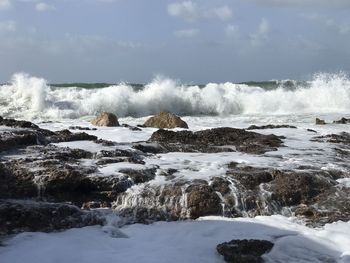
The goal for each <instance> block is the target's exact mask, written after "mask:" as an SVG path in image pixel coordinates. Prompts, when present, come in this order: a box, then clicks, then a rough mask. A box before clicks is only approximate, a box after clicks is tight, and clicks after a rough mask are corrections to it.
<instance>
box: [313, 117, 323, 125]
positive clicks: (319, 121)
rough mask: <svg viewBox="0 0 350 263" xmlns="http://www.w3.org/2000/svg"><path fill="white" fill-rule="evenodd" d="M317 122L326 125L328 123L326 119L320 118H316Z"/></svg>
mask: <svg viewBox="0 0 350 263" xmlns="http://www.w3.org/2000/svg"><path fill="white" fill-rule="evenodd" d="M315 122H316V125H325V124H326V122H325V121H324V120H321V119H319V118H316V120H315Z"/></svg>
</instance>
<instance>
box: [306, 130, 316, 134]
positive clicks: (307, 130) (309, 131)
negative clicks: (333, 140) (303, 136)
mask: <svg viewBox="0 0 350 263" xmlns="http://www.w3.org/2000/svg"><path fill="white" fill-rule="evenodd" d="M307 131H308V132H313V133H317V131H315V130H313V129H307Z"/></svg>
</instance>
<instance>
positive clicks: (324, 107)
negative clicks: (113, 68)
mask: <svg viewBox="0 0 350 263" xmlns="http://www.w3.org/2000/svg"><path fill="white" fill-rule="evenodd" d="M290 82H292V83H294V85H288V86H287V87H285V85H283V83H284V82H283V81H282V82H280V83H279V82H276V85H275V87H273V88H264V87H259V86H254V85H247V84H235V83H229V82H227V83H209V84H207V85H184V84H181V83H179V82H177V81H175V80H172V79H168V78H160V77H158V78H156V79H154V80H153V81H152V82H150V83H149V84H146V85H143V86H142V87H141V88H135V87H133V86H132V85H128V84H123V83H121V84H118V85H111V86H108V87H104V88H94V87H93V86H92V87H91V88H81V87H74V86H72V87H66V86H65V87H59V86H58V87H57V86H56V85H55V86H50V85H49V84H48V82H47V81H46V80H45V79H43V78H38V77H33V76H30V75H28V74H25V73H17V74H14V75H13V77H12V79H11V81H10V82H9V84H5V85H2V86H0V105H1V109H0V115H2V116H6V117H15V118H21V119H31V120H34V119H37V120H38V119H41V120H53V119H54V120H60V119H79V118H84V117H85V118H86V117H91V116H95V115H96V114H97V113H99V112H102V111H107V112H112V113H114V114H116V115H117V116H118V117H144V116H148V115H153V114H156V113H158V112H160V111H169V112H173V113H176V114H178V115H181V116H229V115H242V116H244V115H282V114H284V115H286V114H289V115H290V114H328V113H347V112H349V110H350V80H349V79H348V78H347V77H346V75H345V74H325V73H323V74H316V75H315V76H314V77H313V79H312V80H310V81H307V82H297V81H290Z"/></svg>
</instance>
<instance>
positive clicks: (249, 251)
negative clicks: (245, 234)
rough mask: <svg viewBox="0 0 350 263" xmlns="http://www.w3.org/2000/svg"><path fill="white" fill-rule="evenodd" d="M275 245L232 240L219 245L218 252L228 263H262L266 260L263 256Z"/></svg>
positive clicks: (265, 242) (268, 242) (258, 241)
mask: <svg viewBox="0 0 350 263" xmlns="http://www.w3.org/2000/svg"><path fill="white" fill-rule="evenodd" d="M273 245H274V244H273V243H271V242H270V241H267V240H255V239H251V240H247V239H244V240H231V241H230V242H225V243H222V244H219V245H217V247H216V250H217V251H218V253H219V254H220V255H223V256H224V259H225V261H226V262H234V263H262V262H264V260H263V258H262V257H261V256H262V255H264V254H265V253H268V252H269V251H270V250H271V249H272V248H273Z"/></svg>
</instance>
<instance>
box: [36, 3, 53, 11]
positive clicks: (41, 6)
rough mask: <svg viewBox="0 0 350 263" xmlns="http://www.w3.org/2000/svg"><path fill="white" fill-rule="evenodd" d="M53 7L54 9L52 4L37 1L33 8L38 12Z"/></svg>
mask: <svg viewBox="0 0 350 263" xmlns="http://www.w3.org/2000/svg"><path fill="white" fill-rule="evenodd" d="M53 9H55V8H54V6H53V5H50V4H47V3H44V2H39V3H37V4H36V5H35V10H36V11H39V12H45V11H49V10H53Z"/></svg>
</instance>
